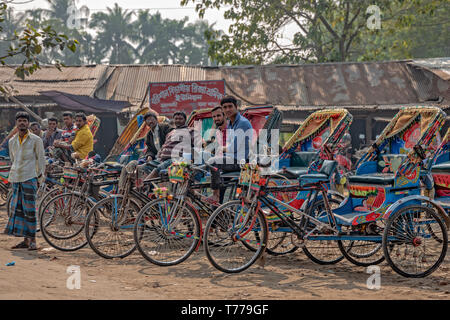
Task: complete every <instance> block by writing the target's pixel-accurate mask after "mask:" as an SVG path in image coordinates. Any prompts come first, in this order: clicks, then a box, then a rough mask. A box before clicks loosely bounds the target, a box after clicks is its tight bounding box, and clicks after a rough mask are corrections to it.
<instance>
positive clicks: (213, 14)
mask: <svg viewBox="0 0 450 320" xmlns="http://www.w3.org/2000/svg"><path fill="white" fill-rule="evenodd" d="M27 1H28V0H16V1H15V3H14V4H12V5H10V6H12V7H13V8H14V9H15V10H16V11H22V10H23V11H25V10H29V9H35V8H49V5H48V2H47V1H46V0H33V1H31V2H29V3H26V2H27ZM114 3H117V4H118V5H119V6H120V7H122V8H124V9H152V11H153V12H154V13H156V12H157V11H159V12H160V13H161V15H162V16H163V17H164V18H171V19H177V20H180V19H182V18H184V17H186V16H187V17H189V21H190V22H194V21H195V20H198V19H199V17H198V14H197V13H196V12H195V4H194V3H189V4H188V5H187V6H184V7H183V6H181V5H180V3H181V0H147V1H145V0H115V1H114V0H95V1H92V0H89V1H88V0H78V1H77V7H81V6H83V5H86V6H87V7H88V8H89V10H90V12H91V14H92V13H95V12H98V11H99V9H100V10H105V9H106V8H107V7H111V8H112V7H113V6H114ZM152 11H151V12H152ZM224 11H225V10H223V9H222V10H220V11H219V10H212V9H211V10H207V11H206V15H205V20H208V21H209V22H210V23H214V22H216V26H217V28H218V29H222V30H224V31H226V30H228V27H229V25H230V22H229V21H227V20H226V19H224V18H223V13H224Z"/></svg>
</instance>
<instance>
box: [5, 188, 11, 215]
mask: <svg viewBox="0 0 450 320" xmlns="http://www.w3.org/2000/svg"><path fill="white" fill-rule="evenodd" d="M11 205H12V190H9V192H8V197H7V198H6V214H7V215H8V217H9V218H10V217H11V215H12V207H11Z"/></svg>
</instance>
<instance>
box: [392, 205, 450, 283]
mask: <svg viewBox="0 0 450 320" xmlns="http://www.w3.org/2000/svg"><path fill="white" fill-rule="evenodd" d="M447 247H448V235H447V228H446V226H445V223H444V222H443V220H442V218H441V217H440V216H439V215H438V214H437V213H436V212H435V211H434V210H432V209H431V208H429V207H425V206H421V205H415V206H409V207H405V208H402V209H400V210H399V211H397V212H395V213H394V214H393V215H391V216H390V217H389V219H388V221H387V223H386V228H385V230H384V234H383V251H384V255H385V257H386V260H387V262H388V263H389V265H390V266H391V267H392V269H393V270H394V271H395V272H397V273H398V274H400V275H402V276H404V277H408V278H423V277H426V276H428V275H430V274H431V273H432V272H434V271H435V270H436V269H437V268H438V267H439V266H440V265H441V263H442V261H443V260H444V258H445V255H446V253H447Z"/></svg>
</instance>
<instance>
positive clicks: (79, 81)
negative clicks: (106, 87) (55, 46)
mask: <svg viewBox="0 0 450 320" xmlns="http://www.w3.org/2000/svg"><path fill="white" fill-rule="evenodd" d="M107 69H108V66H107V65H92V66H82V67H70V66H69V67H64V68H62V69H61V71H59V70H58V69H57V68H55V67H52V66H42V67H41V69H40V70H37V71H36V72H35V73H33V74H32V75H31V76H29V77H27V78H25V80H21V79H19V78H17V77H15V76H14V69H12V68H9V67H1V68H0V81H2V82H3V81H11V84H12V85H13V86H14V88H15V89H16V90H18V91H19V95H21V96H39V95H40V94H39V92H38V91H46V90H60V91H64V92H67V93H70V94H78V95H88V96H89V95H91V94H92V93H93V92H94V90H95V88H96V85H97V83H98V81H99V79H100V78H101V77H102V75H103V74H104V73H105V71H106V70H107Z"/></svg>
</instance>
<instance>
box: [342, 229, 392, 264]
mask: <svg viewBox="0 0 450 320" xmlns="http://www.w3.org/2000/svg"><path fill="white" fill-rule="evenodd" d="M381 223H383V221H382V220H379V221H377V224H381ZM377 228H378V229H381V230H380V232H376V234H375V235H379V237H380V242H374V241H364V240H351V241H350V240H340V241H338V243H339V249H340V250H341V252H342V254H343V255H344V257H345V258H346V259H347V260H348V261H350V262H351V263H353V264H354V265H357V266H360V267H368V266H372V265H377V264H380V263H381V262H383V261H384V254H383V246H382V243H381V239H382V233H383V229H384V225H383V226H377Z"/></svg>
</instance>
